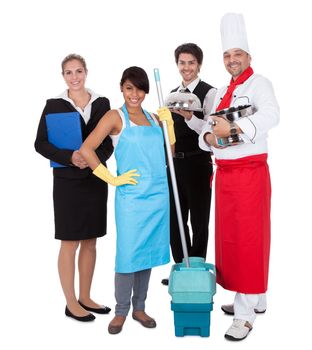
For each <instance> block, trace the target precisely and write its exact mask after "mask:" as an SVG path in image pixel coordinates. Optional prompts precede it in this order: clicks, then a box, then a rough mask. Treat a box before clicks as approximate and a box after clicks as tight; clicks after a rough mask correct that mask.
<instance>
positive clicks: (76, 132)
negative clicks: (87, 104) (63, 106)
mask: <svg viewBox="0 0 312 350" xmlns="http://www.w3.org/2000/svg"><path fill="white" fill-rule="evenodd" d="M46 125H47V130H48V140H49V142H50V143H52V144H53V145H54V146H55V147H57V148H61V149H73V150H77V149H79V148H80V146H81V144H82V133H81V124H80V114H79V113H78V112H69V113H51V114H47V115H46ZM50 166H51V167H53V168H62V167H65V165H62V164H59V163H56V162H53V161H52V160H50Z"/></svg>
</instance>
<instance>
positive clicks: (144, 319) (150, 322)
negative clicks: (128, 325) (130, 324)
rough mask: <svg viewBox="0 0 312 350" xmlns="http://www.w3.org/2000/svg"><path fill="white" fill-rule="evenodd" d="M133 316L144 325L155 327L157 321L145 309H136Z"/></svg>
mask: <svg viewBox="0 0 312 350" xmlns="http://www.w3.org/2000/svg"><path fill="white" fill-rule="evenodd" d="M132 318H133V319H134V320H136V321H138V322H140V323H141V325H142V326H143V327H146V328H155V327H156V325H157V324H156V321H155V320H154V319H153V318H151V317H149V316H148V315H147V314H146V313H145V312H144V311H134V312H133V313H132Z"/></svg>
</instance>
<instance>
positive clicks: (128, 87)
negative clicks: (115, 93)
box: [120, 79, 146, 108]
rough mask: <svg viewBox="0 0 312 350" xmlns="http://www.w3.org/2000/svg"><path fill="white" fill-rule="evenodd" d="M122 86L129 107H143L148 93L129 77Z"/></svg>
mask: <svg viewBox="0 0 312 350" xmlns="http://www.w3.org/2000/svg"><path fill="white" fill-rule="evenodd" d="M120 88H121V92H122V94H123V97H124V99H125V103H126V105H127V107H130V108H138V107H141V104H142V102H143V101H144V99H145V95H146V93H145V92H144V91H143V90H140V89H138V88H137V87H136V86H135V85H134V84H133V83H131V81H130V80H129V79H127V80H126V81H125V82H124V83H123V84H122V85H121V87H120Z"/></svg>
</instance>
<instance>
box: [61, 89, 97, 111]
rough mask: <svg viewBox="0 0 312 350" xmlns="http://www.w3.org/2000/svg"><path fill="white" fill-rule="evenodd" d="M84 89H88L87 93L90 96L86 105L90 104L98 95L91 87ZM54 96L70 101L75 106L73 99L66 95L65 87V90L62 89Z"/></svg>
mask: <svg viewBox="0 0 312 350" xmlns="http://www.w3.org/2000/svg"><path fill="white" fill-rule="evenodd" d="M86 90H87V91H88V93H89V94H90V96H91V98H90V101H89V103H88V105H89V104H91V103H92V102H93V101H95V100H96V99H97V98H99V97H100V95H99V94H97V93H96V92H94V91H92V90H91V89H86ZM56 98H62V99H63V100H65V101H68V102H70V103H71V104H72V105H73V106H74V107H76V106H75V103H74V101H73V100H72V99H71V98H69V97H68V89H66V90H65V91H63V92H62V93H61V94H60V95H58V96H57V97H56Z"/></svg>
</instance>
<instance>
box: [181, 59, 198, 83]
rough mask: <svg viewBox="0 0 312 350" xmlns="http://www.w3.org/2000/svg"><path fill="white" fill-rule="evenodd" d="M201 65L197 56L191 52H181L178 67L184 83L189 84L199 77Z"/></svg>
mask: <svg viewBox="0 0 312 350" xmlns="http://www.w3.org/2000/svg"><path fill="white" fill-rule="evenodd" d="M200 67H201V66H200V65H199V64H198V61H197V59H196V57H195V56H193V55H192V54H190V53H181V54H180V55H179V59H178V69H179V72H180V74H181V76H182V79H183V82H184V85H189V84H190V83H191V82H192V81H194V80H195V79H196V78H197V77H198V73H199V71H200Z"/></svg>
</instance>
